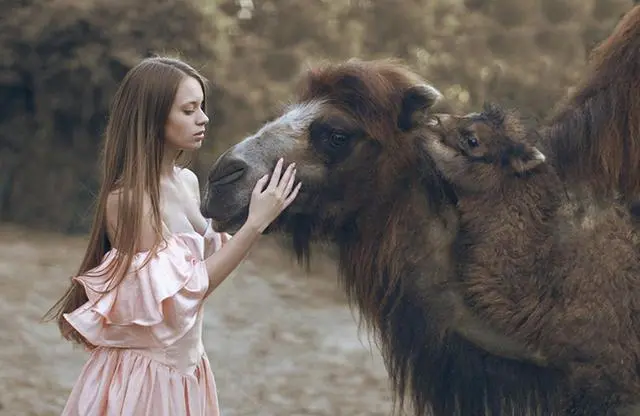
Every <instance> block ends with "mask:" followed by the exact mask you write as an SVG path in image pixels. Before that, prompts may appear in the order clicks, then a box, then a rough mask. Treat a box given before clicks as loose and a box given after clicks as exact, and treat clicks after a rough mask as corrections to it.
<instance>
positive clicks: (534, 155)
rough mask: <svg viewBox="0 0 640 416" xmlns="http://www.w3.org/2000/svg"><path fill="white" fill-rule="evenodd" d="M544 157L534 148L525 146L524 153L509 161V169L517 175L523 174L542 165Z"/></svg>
mask: <svg viewBox="0 0 640 416" xmlns="http://www.w3.org/2000/svg"><path fill="white" fill-rule="evenodd" d="M545 160H546V157H545V155H544V154H542V152H541V151H540V150H538V149H537V148H536V147H535V146H526V147H525V149H524V151H523V152H521V153H519V154H518V155H514V156H512V157H511V159H510V160H509V162H510V164H511V167H512V168H513V170H514V171H516V172H518V173H525V172H528V171H530V170H531V169H534V168H535V167H536V166H538V165H540V164H542V163H544V161H545Z"/></svg>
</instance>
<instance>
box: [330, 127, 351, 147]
mask: <svg viewBox="0 0 640 416" xmlns="http://www.w3.org/2000/svg"><path fill="white" fill-rule="evenodd" d="M348 139H349V137H348V136H347V135H346V134H344V133H340V132H338V131H334V132H332V133H331V134H330V135H329V139H328V145H329V147H331V148H332V149H338V148H340V147H342V146H343V145H344V144H345V143H346V142H347V140H348Z"/></svg>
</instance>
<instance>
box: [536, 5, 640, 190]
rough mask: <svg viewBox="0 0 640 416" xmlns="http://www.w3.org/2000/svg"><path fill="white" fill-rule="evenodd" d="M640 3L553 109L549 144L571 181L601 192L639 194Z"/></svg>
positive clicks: (547, 134)
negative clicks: (565, 96) (572, 90)
mask: <svg viewBox="0 0 640 416" xmlns="http://www.w3.org/2000/svg"><path fill="white" fill-rule="evenodd" d="M638 74H640V6H636V7H634V8H633V9H632V10H631V11H630V12H628V13H627V14H626V15H625V16H624V17H623V18H622V20H621V21H620V23H619V24H618V25H617V27H616V28H615V30H614V31H613V33H612V34H611V35H610V36H609V37H608V38H607V39H605V40H604V41H603V42H602V43H601V44H600V45H598V47H596V48H595V49H594V50H593V52H592V54H591V59H590V64H589V66H588V68H587V73H586V74H585V76H584V78H583V80H582V82H581V83H580V84H579V85H578V86H577V88H576V90H575V92H574V93H573V94H571V96H570V97H569V98H568V99H567V100H565V101H564V102H563V103H562V105H561V106H560V107H559V109H558V111H556V112H555V114H554V116H553V117H552V118H551V119H550V122H549V123H548V126H549V127H548V128H547V129H546V131H545V133H544V136H545V142H546V143H545V144H546V146H548V147H549V149H550V153H551V155H553V157H554V158H555V161H554V165H555V166H556V169H557V170H558V173H559V174H560V176H561V177H562V178H563V180H565V181H567V182H568V183H572V182H573V183H582V184H588V185H589V186H590V187H591V188H592V189H593V191H595V192H596V194H597V195H603V196H610V195H611V193H612V192H614V193H619V194H620V196H621V197H622V199H623V200H627V199H632V198H633V197H635V196H636V195H638V193H639V192H640V76H639V75H638Z"/></svg>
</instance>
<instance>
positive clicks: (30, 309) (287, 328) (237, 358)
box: [0, 225, 391, 416]
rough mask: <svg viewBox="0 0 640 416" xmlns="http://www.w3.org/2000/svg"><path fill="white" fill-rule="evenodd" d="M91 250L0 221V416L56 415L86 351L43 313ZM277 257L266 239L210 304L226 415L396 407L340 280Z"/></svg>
mask: <svg viewBox="0 0 640 416" xmlns="http://www.w3.org/2000/svg"><path fill="white" fill-rule="evenodd" d="M83 248H84V240H83V239H81V238H70V237H64V236H59V235H52V234H43V233H34V232H32V231H28V230H25V229H22V228H17V227H13V226H7V225H0V406H1V407H0V416H22V415H38V416H49V415H58V414H59V413H60V410H61V409H62V406H63V405H64V402H65V400H66V397H67V395H68V393H69V389H70V388H71V386H72V384H73V382H74V380H75V377H76V376H77V375H78V373H79V371H80V368H81V366H82V364H83V363H84V360H85V358H86V355H85V353H84V352H83V351H82V350H80V349H77V348H73V347H71V345H70V344H68V343H64V342H62V341H61V339H60V336H59V335H58V333H57V331H56V328H55V327H54V325H52V324H39V323H38V319H39V317H40V316H41V315H42V314H43V313H44V312H45V311H46V309H47V308H48V307H49V306H50V305H51V304H52V302H53V301H54V300H55V298H56V297H57V296H58V295H60V294H61V293H62V292H63V290H64V287H65V286H66V284H67V282H68V280H67V279H68V278H67V277H66V276H68V275H70V274H71V273H73V271H74V270H75V268H76V267H77V265H78V261H79V259H80V256H81V254H82V250H83ZM278 254H279V253H278V252H277V251H276V250H275V249H273V248H272V247H270V246H269V245H268V244H262V245H261V246H259V247H257V248H256V249H255V250H254V252H253V253H252V254H251V256H250V257H249V258H248V259H247V261H246V262H245V263H244V265H243V266H241V268H240V269H239V270H238V271H237V272H236V274H235V275H234V276H232V278H231V279H229V280H228V281H227V282H225V283H224V284H223V285H222V286H221V287H220V288H219V289H218V290H217V291H216V292H215V293H214V294H213V295H212V297H211V298H210V300H209V301H208V304H207V306H206V317H205V328H204V336H205V339H204V343H205V346H206V348H207V352H208V354H209V358H210V360H211V363H212V366H213V369H214V373H215V376H216V380H217V383H218V389H219V397H220V401H221V406H222V410H223V415H224V416H240V415H242V416H249V415H261V416H262V415H264V416H270V415H278V416H302V415H308V416H324V415H332V416H341V415H348V416H358V415H367V416H375V415H388V414H389V413H390V410H391V405H390V398H389V389H388V387H387V377H386V372H385V370H384V367H383V366H382V364H381V361H380V357H379V354H378V351H377V349H376V348H375V346H374V347H371V346H370V345H369V341H368V339H367V335H366V334H364V333H362V334H360V336H359V335H358V332H357V326H356V323H355V321H354V317H353V316H352V314H351V312H350V311H349V309H348V308H347V307H346V306H345V302H344V299H343V297H342V296H341V294H340V292H339V290H338V289H337V287H336V284H335V280H334V279H333V278H332V277H331V276H329V277H327V276H326V273H325V276H323V275H321V274H313V275H311V276H306V275H304V274H303V273H302V272H301V271H300V270H299V269H297V268H296V267H291V266H289V263H287V262H286V261H284V262H283V260H282V259H279V258H278ZM274 255H275V256H276V257H275V258H276V260H274V257H272V256H274Z"/></svg>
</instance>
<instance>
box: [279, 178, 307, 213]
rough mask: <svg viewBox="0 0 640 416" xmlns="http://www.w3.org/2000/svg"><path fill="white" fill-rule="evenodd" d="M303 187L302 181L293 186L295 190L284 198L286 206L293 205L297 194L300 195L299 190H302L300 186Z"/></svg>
mask: <svg viewBox="0 0 640 416" xmlns="http://www.w3.org/2000/svg"><path fill="white" fill-rule="evenodd" d="M301 187H302V182H298V185H296V187H295V188H293V191H292V192H291V193H290V194H289V196H288V197H287V199H285V200H284V208H286V207H288V206H289V205H291V203H292V202H293V200H294V199H296V196H298V192H300V188H301ZM284 208H283V209H284Z"/></svg>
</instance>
